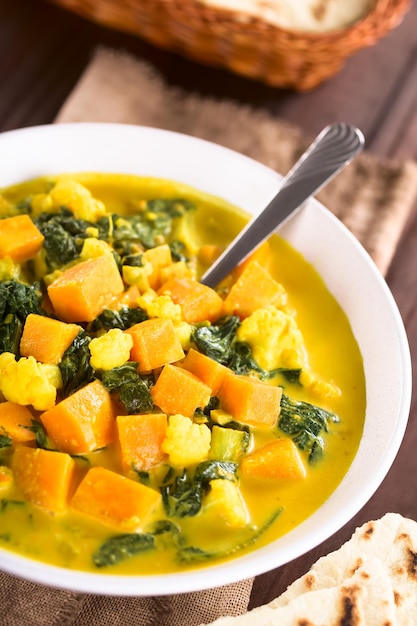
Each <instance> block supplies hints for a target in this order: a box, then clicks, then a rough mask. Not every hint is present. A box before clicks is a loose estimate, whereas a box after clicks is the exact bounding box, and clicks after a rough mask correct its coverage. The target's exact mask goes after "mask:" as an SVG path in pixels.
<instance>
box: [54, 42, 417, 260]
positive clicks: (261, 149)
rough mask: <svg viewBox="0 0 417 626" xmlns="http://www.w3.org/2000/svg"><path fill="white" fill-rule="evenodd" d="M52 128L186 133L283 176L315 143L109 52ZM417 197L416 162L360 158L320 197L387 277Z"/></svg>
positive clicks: (278, 122) (96, 61)
mask: <svg viewBox="0 0 417 626" xmlns="http://www.w3.org/2000/svg"><path fill="white" fill-rule="evenodd" d="M56 121H57V122H79V121H83V122H87V121H90V122H93V121H94V122H121V123H130V124H141V125H143V126H152V127H158V128H165V129H167V130H174V131H177V132H183V133H186V134H189V135H194V136H196V137H200V138H203V139H208V140H210V141H214V142H216V143H219V144H222V145H224V146H227V147H228V148H232V149H234V150H237V151H238V152H242V153H243V154H246V155H247V156H250V157H252V158H254V159H256V160H258V161H260V162H261V163H264V164H265V165H268V166H269V167H271V168H272V169H275V170H276V171H277V172H279V173H281V174H286V173H287V172H288V170H289V169H290V168H291V166H292V165H293V163H294V162H295V161H296V160H297V158H298V157H299V156H300V155H301V154H302V152H303V151H304V150H305V148H306V147H307V146H308V144H309V143H310V141H311V139H312V138H310V137H306V136H305V134H304V133H303V131H302V130H301V129H300V128H298V127H295V126H294V125H291V124H289V123H287V122H285V121H284V120H282V119H277V118H275V117H273V116H271V115H270V114H268V113H265V112H263V111H261V110H254V109H252V108H250V107H247V106H241V105H239V104H236V103H235V102H232V101H215V100H212V99H208V98H202V97H201V96H199V95H197V94H189V93H185V92H184V91H182V90H181V89H176V88H173V87H169V86H167V85H166V84H165V83H164V81H163V80H162V78H161V77H160V75H159V74H157V72H156V71H155V70H154V69H153V68H151V67H149V66H148V65H146V64H145V63H143V62H142V61H139V60H137V59H136V58H134V57H132V56H130V55H128V54H126V53H120V52H115V51H113V50H109V49H106V48H100V49H99V50H97V52H96V54H95V56H94V58H93V59H92V61H91V63H90V65H89V66H88V67H87V69H86V71H85V72H84V74H83V76H82V77H81V79H80V80H79V82H78V84H77V86H76V87H75V89H74V90H73V92H72V94H71V95H70V97H69V98H68V99H67V101H66V103H65V104H64V106H63V107H62V109H61V111H60V112H59V114H58V117H57V120H56ZM340 121H344V120H340ZM416 194H417V163H415V162H412V161H408V162H403V161H401V162H397V161H393V160H389V159H384V160H382V159H380V158H377V157H375V156H373V155H371V154H369V153H366V152H365V153H363V154H361V155H360V156H359V158H357V159H355V160H354V161H353V163H352V164H351V165H350V166H349V167H348V168H346V169H345V170H344V171H343V172H342V173H341V174H340V175H339V176H337V177H336V178H335V179H334V180H333V181H332V182H331V183H330V184H329V185H328V186H327V187H326V188H325V189H323V190H322V191H321V192H320V194H319V195H318V196H317V197H318V198H319V199H320V200H321V201H322V202H323V204H325V205H326V206H327V207H328V208H329V209H330V210H331V211H333V212H334V213H335V214H336V215H337V216H338V217H339V218H340V219H341V220H342V221H343V222H344V223H345V224H346V226H348V228H349V229H350V230H351V231H352V232H353V234H354V235H356V237H357V238H358V239H359V241H360V242H361V243H362V244H363V245H364V247H365V248H366V249H367V250H368V252H369V253H370V254H371V256H372V257H373V259H374V260H375V262H376V264H377V265H378V267H379V268H380V270H381V272H382V273H386V271H387V269H388V266H389V263H390V261H391V259H392V256H393V253H394V250H395V247H396V245H397V243H398V240H399V237H400V235H401V232H402V230H403V227H404V224H405V222H406V220H407V217H408V215H409V213H410V210H411V208H412V206H413V203H414V200H415V197H416Z"/></svg>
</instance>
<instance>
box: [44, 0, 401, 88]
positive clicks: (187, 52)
mask: <svg viewBox="0 0 417 626" xmlns="http://www.w3.org/2000/svg"><path fill="white" fill-rule="evenodd" d="M51 2H54V3H55V4H58V5H60V6H62V7H65V8H67V9H69V10H71V11H73V12H75V13H78V14H79V15H82V16H84V17H86V18H88V19H90V20H92V21H94V22H97V23H99V24H102V25H104V26H108V27H110V28H113V29H117V30H120V31H124V32H129V33H133V34H135V35H139V36H140V37H142V38H143V39H145V40H147V41H148V42H151V43H153V44H155V45H157V46H159V47H161V48H165V49H167V50H171V51H175V52H178V53H180V54H182V55H183V56H186V57H188V58H190V59H193V60H195V61H198V62H201V63H203V64H206V65H211V66H215V67H222V68H227V69H228V70H231V71H232V72H235V73H237V74H242V75H244V76H246V77H250V78H253V79H256V80H259V81H261V82H264V83H266V84H268V85H272V86H276V87H287V88H292V89H295V90H298V91H305V90H308V89H312V88H314V87H316V86H317V85H319V84H320V83H321V82H323V81H324V80H326V79H328V78H330V77H331V76H334V75H335V74H336V73H337V72H338V71H339V70H340V68H341V67H342V65H343V63H344V61H345V60H346V59H347V58H348V57H349V56H350V55H352V54H353V53H355V52H356V51H357V50H359V49H361V48H365V47H367V46H370V45H372V44H374V43H375V42H376V41H377V40H378V39H379V38H381V37H382V36H384V35H385V34H386V33H388V32H389V31H390V30H391V29H392V28H394V27H395V26H396V25H397V24H398V23H399V22H400V20H401V19H402V17H403V16H404V14H405V13H406V11H407V10H408V9H409V7H410V4H411V0H375V5H374V8H373V9H372V10H371V12H370V13H368V15H367V16H366V17H365V18H363V19H362V20H360V21H358V22H356V23H355V24H354V25H352V26H350V27H348V28H344V29H341V30H339V31H336V32H332V33H326V34H307V33H301V32H296V31H289V30H285V29H282V28H278V27H277V26H274V25H271V24H269V23H266V22H264V21H262V20H259V19H252V18H249V19H247V20H242V17H241V16H239V15H237V14H236V13H234V12H231V11H227V10H220V9H219V10H217V9H215V8H213V7H209V6H206V5H204V4H201V3H199V2H198V0H51Z"/></svg>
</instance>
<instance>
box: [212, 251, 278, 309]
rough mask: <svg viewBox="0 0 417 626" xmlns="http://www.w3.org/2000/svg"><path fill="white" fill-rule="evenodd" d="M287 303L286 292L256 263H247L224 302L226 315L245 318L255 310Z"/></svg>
mask: <svg viewBox="0 0 417 626" xmlns="http://www.w3.org/2000/svg"><path fill="white" fill-rule="evenodd" d="M286 302H287V292H286V291H285V289H284V287H283V286H282V285H281V284H280V283H278V282H277V281H276V280H275V279H274V278H272V276H271V274H270V273H269V272H268V271H267V270H266V269H264V268H263V267H262V265H260V264H259V263H258V262H257V261H251V262H250V263H248V264H247V265H246V266H245V267H244V269H243V271H242V273H241V274H240V276H239V278H238V279H237V281H236V282H235V283H234V284H233V285H232V287H231V289H230V291H229V293H228V294H227V296H226V298H225V300H224V307H223V310H224V313H225V314H226V315H239V317H240V318H242V319H243V318H245V317H248V316H249V315H251V314H252V313H253V312H254V311H256V309H259V308H261V307H266V306H270V305H271V304H272V305H275V306H282V305H284V304H285V303H286Z"/></svg>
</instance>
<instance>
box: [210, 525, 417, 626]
mask: <svg viewBox="0 0 417 626" xmlns="http://www.w3.org/2000/svg"><path fill="white" fill-rule="evenodd" d="M214 624H215V625H216V626H272V625H279V626H362V625H363V626H397V625H398V626H415V625H416V624H417V523H416V522H415V521H413V520H411V519H407V518H404V517H403V516H401V515H399V514H397V513H387V514H386V515H385V516H384V517H382V518H381V519H379V520H376V521H370V522H367V523H366V524H364V525H363V526H361V527H360V528H358V529H357V530H356V531H355V533H354V534H353V536H352V538H351V539H350V540H349V541H348V542H346V543H345V544H344V545H343V546H342V547H341V548H340V549H339V550H336V551H335V552H332V553H330V554H328V555H327V556H324V557H322V558H321V559H319V560H318V561H317V562H316V563H315V564H314V565H313V566H312V568H311V569H310V571H309V572H307V573H306V574H305V575H304V576H302V577H301V578H299V579H298V580H296V581H295V582H294V583H293V584H292V585H290V586H289V587H288V589H287V590H286V591H285V592H284V593H283V594H282V595H281V596H279V597H278V598H276V599H275V600H273V601H272V602H271V603H269V604H268V605H265V606H262V607H259V608H257V609H254V610H253V611H249V612H248V613H246V614H245V615H242V616H239V617H225V618H220V619H218V620H216V621H215V622H213V625H214Z"/></svg>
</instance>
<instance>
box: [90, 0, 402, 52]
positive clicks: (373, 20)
mask: <svg viewBox="0 0 417 626" xmlns="http://www.w3.org/2000/svg"><path fill="white" fill-rule="evenodd" d="M162 1H163V3H166V4H168V3H171V2H172V5H173V8H174V10H175V12H176V13H177V14H178V15H180V14H184V15H185V14H187V15H188V16H190V15H192V14H193V13H194V14H196V11H194V10H193V9H194V8H196V9H197V8H198V21H199V22H203V21H207V23H210V22H211V23H217V25H220V24H221V25H224V26H228V27H230V26H234V27H238V30H244V28H245V27H247V26H249V25H250V27H251V28H255V29H256V28H259V30H262V31H263V32H266V31H268V32H269V33H275V34H276V35H278V34H280V35H283V36H286V37H287V38H288V39H305V40H307V41H311V42H316V41H317V42H318V41H320V42H324V41H334V40H338V39H345V38H346V37H349V36H350V35H352V34H357V35H358V36H359V34H360V32H361V31H363V32H364V33H366V32H367V31H368V30H369V27H370V25H371V24H378V23H379V22H380V18H381V16H384V17H389V20H390V22H392V23H393V24H395V23H397V22H398V20H399V19H400V17H401V16H402V15H403V14H404V12H405V11H406V10H407V8H408V6H409V5H410V4H411V0H375V3H374V5H373V7H372V8H371V10H370V11H368V13H366V15H364V16H363V17H362V18H360V19H358V20H356V21H355V22H353V23H352V24H349V25H347V26H343V27H341V28H338V29H334V30H331V31H324V32H312V31H305V30H298V29H296V28H291V29H290V28H285V27H283V26H279V25H277V24H272V23H270V22H267V21H265V20H263V19H262V18H260V17H256V16H252V15H247V16H245V19H244V20H242V19H241V18H239V17H238V14H237V13H236V11H233V10H232V9H227V8H223V7H215V6H213V5H206V4H203V3H201V2H199V1H198V0H162ZM81 2H82V0H81ZM179 5H181V6H179ZM177 7H178V9H177ZM394 9H395V10H394ZM385 28H387V26H386V25H385Z"/></svg>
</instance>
